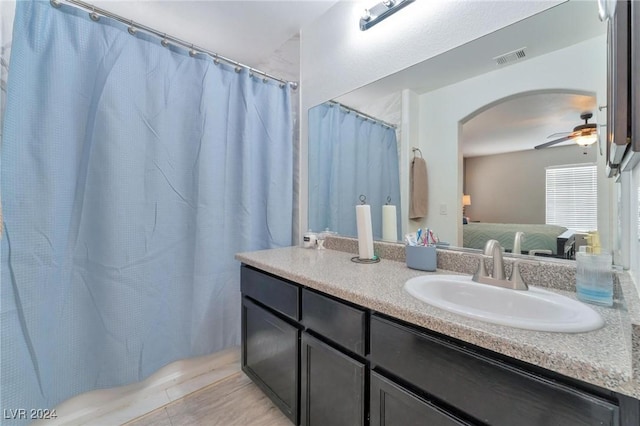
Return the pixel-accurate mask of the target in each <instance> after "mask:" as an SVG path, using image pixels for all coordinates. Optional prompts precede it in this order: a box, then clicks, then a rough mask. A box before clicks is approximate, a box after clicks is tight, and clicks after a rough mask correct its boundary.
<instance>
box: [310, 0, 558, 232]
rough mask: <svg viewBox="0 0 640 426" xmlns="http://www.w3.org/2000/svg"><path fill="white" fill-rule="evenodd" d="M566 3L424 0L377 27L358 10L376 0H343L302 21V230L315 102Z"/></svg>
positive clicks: (411, 5) (552, 0)
mask: <svg viewBox="0 0 640 426" xmlns="http://www.w3.org/2000/svg"><path fill="white" fill-rule="evenodd" d="M559 3H562V1H559V0H543V1H507V2H505V1H476V0H466V1H441V2H437V1H428V0H419V1H416V2H414V3H412V4H410V5H408V6H407V7H406V9H403V10H401V11H400V12H398V13H396V14H394V15H393V16H392V17H391V18H389V19H387V20H385V21H383V22H382V23H380V24H378V25H376V26H375V27H373V28H371V29H369V30H367V31H360V29H359V28H358V21H359V16H360V15H361V12H362V10H363V9H364V8H365V7H370V6H371V0H366V1H341V2H339V3H337V4H336V5H335V6H334V7H332V8H331V9H330V10H329V11H328V12H327V13H326V14H324V15H323V16H321V17H320V19H318V20H316V21H315V22H314V23H313V24H311V25H309V26H307V27H305V28H303V30H302V32H301V57H300V67H301V75H300V80H301V87H300V95H301V112H300V118H301V135H302V136H301V147H300V180H301V182H302V185H301V188H300V189H301V191H300V213H301V224H300V228H299V235H302V234H303V233H304V229H305V228H306V217H307V199H308V189H307V187H306V186H305V183H306V182H307V119H308V115H307V111H308V110H309V108H311V107H313V106H315V105H318V104H320V103H322V102H325V101H327V100H329V99H333V98H335V97H337V96H339V95H342V94H344V93H346V92H349V91H352V90H354V89H356V88H358V87H361V86H364V85H366V84H368V83H371V82H373V81H375V80H378V79H380V78H382V77H385V76H387V75H389V74H391V73H394V72H396V71H399V70H401V69H404V68H406V67H408V66H411V65H414V64H416V63H418V62H422V61H423V60H425V59H428V58H432V57H434V56H436V55H438V54H440V53H443V52H446V51H447V50H450V49H452V48H454V47H457V46H460V45H461V44H464V43H467V42H469V41H471V40H474V39H476V38H478V37H481V36H483V35H486V34H489V33H491V32H493V31H495V30H497V29H500V28H503V27H505V26H507V25H510V24H512V23H514V22H517V21H519V20H522V19H525V18H527V17H529V16H532V15H534V14H536V13H538V12H541V11H543V10H546V9H548V8H550V7H552V6H554V5H557V4H559ZM425 78H428V76H425ZM403 120H404V118H403ZM400 168H401V170H402V169H403V165H402V164H401V166H400Z"/></svg>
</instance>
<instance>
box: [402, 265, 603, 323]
mask: <svg viewBox="0 0 640 426" xmlns="http://www.w3.org/2000/svg"><path fill="white" fill-rule="evenodd" d="M404 289H405V291H407V292H408V293H409V294H410V295H412V296H413V297H415V298H417V299H419V300H422V301H423V302H426V303H428V304H430V305H433V306H435V307H438V308H441V309H444V310H447V311H449V312H454V313H456V314H460V315H464V316H466V317H469V318H475V319H479V320H481V321H486V322H491V323H494V324H500V325H506V326H510V327H516V328H523V329H526V330H537V331H553V332H564V333H579V332H584V331H592V330H597V329H598V328H600V327H602V326H603V325H604V321H603V320H602V317H601V316H600V314H598V313H597V312H596V311H594V310H593V309H591V308H590V307H589V306H587V305H585V304H584V303H582V302H579V301H577V300H573V299H570V298H568V297H565V296H562V295H560V294H556V293H552V292H550V291H546V290H542V289H540V288H535V287H529V290H528V291H519V290H511V289H506V288H500V287H494V286H491V285H486V284H480V283H476V282H474V281H471V277H470V276H464V275H425V276H421V277H416V278H412V279H410V280H408V281H407V282H406V283H405V285H404Z"/></svg>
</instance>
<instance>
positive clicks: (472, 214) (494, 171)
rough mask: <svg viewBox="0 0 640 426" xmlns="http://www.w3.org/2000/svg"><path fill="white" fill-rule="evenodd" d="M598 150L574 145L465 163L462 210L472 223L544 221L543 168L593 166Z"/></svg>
mask: <svg viewBox="0 0 640 426" xmlns="http://www.w3.org/2000/svg"><path fill="white" fill-rule="evenodd" d="M597 150H598V147H597V145H593V146H591V147H589V148H587V149H586V152H587V154H586V155H585V154H584V152H585V149H583V148H581V147H579V146H577V145H569V146H561V147H554V148H547V149H541V150H529V151H519V152H511V153H507V154H498V155H487V156H483V157H469V158H465V160H464V193H465V194H469V195H471V205H470V206H467V207H466V209H465V214H466V216H469V218H470V219H471V220H477V221H480V222H491V223H534V224H535V223H538V224H541V223H544V222H545V167H548V166H555V165H562V164H578V163H594V162H595V161H596V158H597V157H596V155H597Z"/></svg>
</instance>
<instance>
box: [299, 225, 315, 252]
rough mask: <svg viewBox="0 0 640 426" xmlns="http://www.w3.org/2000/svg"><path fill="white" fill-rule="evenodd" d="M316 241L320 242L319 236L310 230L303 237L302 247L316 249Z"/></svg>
mask: <svg viewBox="0 0 640 426" xmlns="http://www.w3.org/2000/svg"><path fill="white" fill-rule="evenodd" d="M316 241H318V236H317V235H316V234H315V232H313V231H312V230H311V229H309V230H308V231H307V232H305V234H304V235H303V237H302V246H303V247H304V248H315V247H316Z"/></svg>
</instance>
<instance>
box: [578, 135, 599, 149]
mask: <svg viewBox="0 0 640 426" xmlns="http://www.w3.org/2000/svg"><path fill="white" fill-rule="evenodd" d="M597 140H598V135H597V134H596V133H594V134H591V135H586V136H578V137H577V138H575V141H576V144H578V145H580V146H589V145H593V144H594V143H596V142H597Z"/></svg>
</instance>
